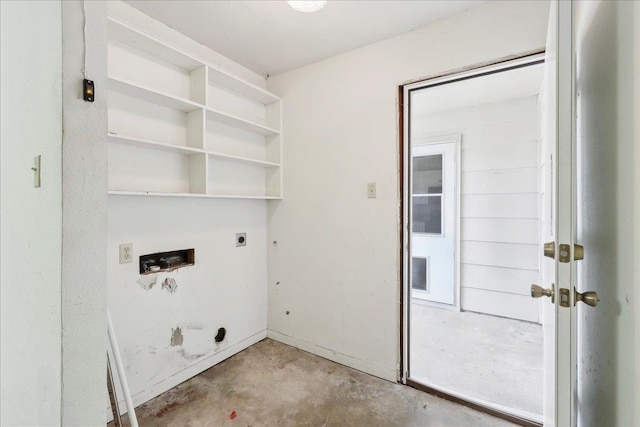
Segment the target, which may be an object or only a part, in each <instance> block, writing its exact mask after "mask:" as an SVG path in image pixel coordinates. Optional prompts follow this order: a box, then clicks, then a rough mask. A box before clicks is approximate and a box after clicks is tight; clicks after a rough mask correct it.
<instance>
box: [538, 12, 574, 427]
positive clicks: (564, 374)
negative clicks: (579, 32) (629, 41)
mask: <svg viewBox="0 0 640 427" xmlns="http://www.w3.org/2000/svg"><path fill="white" fill-rule="evenodd" d="M572 28H573V22H572V3H571V2H553V3H552V4H551V10H550V15H549V28H548V35H547V47H546V54H545V83H544V88H543V100H542V103H543V123H542V125H543V129H544V134H543V140H542V144H541V147H542V149H541V155H540V161H541V170H542V180H541V182H542V189H541V203H540V206H541V212H540V218H541V236H542V242H544V243H548V244H549V246H550V247H551V248H553V249H554V251H555V255H554V257H553V258H551V257H549V256H547V257H542V258H541V269H540V270H541V283H540V286H541V287H542V288H544V289H547V290H550V291H551V292H552V293H553V297H554V298H553V299H552V298H542V299H541V301H540V304H541V307H540V308H541V311H542V325H543V330H544V334H543V336H544V396H543V418H544V425H545V426H571V425H574V413H575V410H574V402H573V382H572V378H573V377H574V376H573V372H572V369H574V366H575V363H574V359H575V356H574V353H573V349H572V346H573V345H572V343H573V339H572V336H573V335H572V333H573V322H572V319H573V317H572V311H573V305H572V304H571V300H572V295H571V292H570V291H569V290H570V289H573V288H572V280H573V275H572V265H573V263H572V262H566V261H565V260H564V259H563V262H560V254H561V252H563V250H561V248H560V246H559V245H560V244H563V245H569V247H570V248H571V247H572V245H573V235H572V230H573V223H574V221H573V219H574V216H573V212H572V201H573V177H574V170H573V156H574V153H573V125H574V123H573V115H574V108H573V106H574V105H575V102H574V101H575V97H574V94H573V69H572V67H573V62H572V57H573V46H572V31H573V29H572ZM568 252H569V254H568V255H569V257H571V256H573V251H572V250H569V251H568ZM543 253H544V247H543V246H541V247H540V255H541V256H542V254H543ZM549 255H551V254H549ZM532 295H533V289H532ZM539 295H540V294H538V295H537V296H539Z"/></svg>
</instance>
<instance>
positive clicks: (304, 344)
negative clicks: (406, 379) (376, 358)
mask: <svg viewBox="0 0 640 427" xmlns="http://www.w3.org/2000/svg"><path fill="white" fill-rule="evenodd" d="M267 338H270V339H272V340H274V341H278V342H281V343H283V344H287V345H290V346H292V347H295V348H298V349H300V350H304V351H307V352H309V353H312V354H315V355H316V356H320V357H324V358H325V359H328V360H331V361H333V362H336V363H340V364H341V365H345V366H348V367H349V368H353V369H356V370H358V371H361V372H364V373H367V374H370V375H373V376H374V377H378V378H382V379H383V380H387V381H393V382H396V381H397V380H398V378H397V368H396V366H382V365H378V364H377V363H371V362H367V361H366V360H362V359H358V358H356V357H353V356H349V355H348V354H344V353H338V352H337V351H334V350H331V349H329V348H326V347H322V346H320V345H318V344H315V343H311V342H309V341H305V340H301V339H299V338H296V337H292V336H290V335H286V334H283V333H282V332H277V331H274V330H272V329H268V330H267Z"/></svg>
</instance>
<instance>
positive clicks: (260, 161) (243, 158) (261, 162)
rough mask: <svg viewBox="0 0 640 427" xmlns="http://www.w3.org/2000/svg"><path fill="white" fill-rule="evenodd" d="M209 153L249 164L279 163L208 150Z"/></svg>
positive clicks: (263, 165) (276, 164) (215, 156)
mask: <svg viewBox="0 0 640 427" xmlns="http://www.w3.org/2000/svg"><path fill="white" fill-rule="evenodd" d="M206 153H207V154H208V155H210V156H211V157H214V158H218V159H222V160H229V161H232V162H238V163H244V164H248V165H255V166H262V167H265V168H278V167H280V165H279V164H278V163H273V162H267V161H265V160H257V159H250V158H248V157H240V156H232V155H230V154H223V153H216V152H215V151H206Z"/></svg>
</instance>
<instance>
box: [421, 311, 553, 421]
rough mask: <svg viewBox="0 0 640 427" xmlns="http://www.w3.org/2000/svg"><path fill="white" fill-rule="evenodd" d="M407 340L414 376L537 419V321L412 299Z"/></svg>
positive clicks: (539, 368) (539, 337)
mask: <svg viewBox="0 0 640 427" xmlns="http://www.w3.org/2000/svg"><path fill="white" fill-rule="evenodd" d="M410 342H411V349H410V354H411V362H410V369H411V372H410V374H411V377H412V378H414V379H416V380H418V381H420V382H422V383H426V384H429V385H435V386H439V387H443V388H446V389H449V390H453V391H455V392H458V393H461V394H465V395H467V396H471V397H472V398H476V399H481V400H485V401H489V402H492V403H497V404H499V405H503V406H507V407H509V408H514V409H517V410H519V411H521V413H520V414H521V415H523V416H526V417H527V418H529V419H533V420H541V414H542V381H543V375H542V374H543V371H542V362H543V360H542V326H541V325H539V324H536V323H530V322H523V321H520V320H514V319H507V318H504V317H497V316H490V315H486V314H480V313H472V312H464V311H463V312H460V311H451V310H445V309H441V308H435V307H430V306H425V305H421V304H419V303H414V304H412V306H411V341H410ZM523 413H526V414H523Z"/></svg>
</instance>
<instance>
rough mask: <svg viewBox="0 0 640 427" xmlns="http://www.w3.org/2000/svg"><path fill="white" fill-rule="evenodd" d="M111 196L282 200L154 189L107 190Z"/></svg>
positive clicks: (270, 197)
mask: <svg viewBox="0 0 640 427" xmlns="http://www.w3.org/2000/svg"><path fill="white" fill-rule="evenodd" d="M108 194H109V195H111V196H153V197H195V198H201V199H251V200H282V197H281V196H243V195H237V194H201V193H161V192H154V191H124V190H109V192H108Z"/></svg>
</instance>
